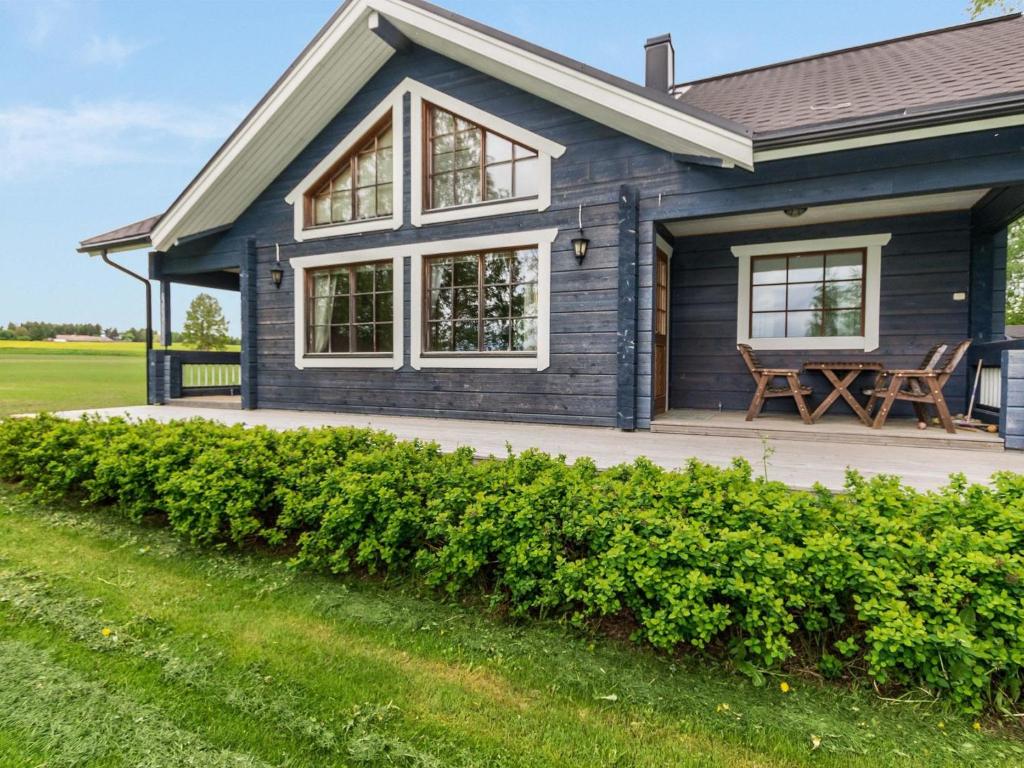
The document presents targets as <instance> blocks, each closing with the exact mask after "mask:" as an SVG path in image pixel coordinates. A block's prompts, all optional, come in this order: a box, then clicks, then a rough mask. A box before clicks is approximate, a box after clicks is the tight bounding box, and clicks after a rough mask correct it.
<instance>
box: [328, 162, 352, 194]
mask: <svg viewBox="0 0 1024 768" xmlns="http://www.w3.org/2000/svg"><path fill="white" fill-rule="evenodd" d="M331 186H332V188H333V189H334V191H335V192H337V191H338V190H351V189H352V166H351V165H349V164H348V163H346V164H345V167H344V168H343V169H342V170H341V173H339V174H338V175H337V176H335V177H334V180H333V181H332V182H331Z"/></svg>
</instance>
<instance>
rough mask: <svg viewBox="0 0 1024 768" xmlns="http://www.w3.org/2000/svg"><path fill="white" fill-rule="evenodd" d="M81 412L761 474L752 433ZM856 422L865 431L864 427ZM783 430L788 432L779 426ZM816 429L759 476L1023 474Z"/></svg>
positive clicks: (942, 478)
mask: <svg viewBox="0 0 1024 768" xmlns="http://www.w3.org/2000/svg"><path fill="white" fill-rule="evenodd" d="M82 413H99V414H100V415H106V416H128V417H129V418H133V419H156V420H159V421H172V420H175V419H189V418H196V417H202V418H206V419H213V420H216V421H220V422H222V423H226V424H237V423H242V424H248V425H257V424H261V425H264V426H267V427H270V428H272V429H294V428H297V427H320V426H336V427H340V426H357V427H372V428H374V429H382V430H385V431H388V432H391V433H392V434H394V435H395V436H397V437H398V438H400V439H404V440H411V439H413V438H420V439H423V440H433V441H436V442H437V443H439V444H440V445H441V447H442V448H444V449H445V450H454V449H455V448H457V447H459V446H472V447H473V448H474V449H475V450H476V452H477V455H479V456H488V455H494V456H501V455H504V454H505V452H506V445H507V446H510V447H511V448H512V450H513V451H516V452H519V451H523V450H526V449H527V448H539V449H541V450H544V451H547V452H549V453H553V454H563V455H565V456H566V457H567V458H568V459H570V460H574V459H577V458H580V457H582V456H589V457H590V458H592V459H593V460H594V461H595V462H596V463H597V465H598V466H599V467H610V466H614V465H616V464H620V463H622V462H628V461H632V460H633V459H635V458H637V457H640V456H645V457H647V458H648V459H650V460H651V461H653V462H655V463H656V464H659V465H661V466H663V467H666V468H670V469H671V468H675V467H679V466H682V465H683V464H685V462H686V461H687V460H688V459H690V458H691V457H692V458H697V459H700V460H702V461H705V462H707V463H709V464H716V465H720V466H724V465H726V464H728V463H729V462H730V461H732V459H733V458H734V457H743V458H745V459H747V460H748V461H749V462H750V463H751V464H752V465H753V466H754V467H755V471H756V472H758V473H761V472H762V471H763V469H762V467H763V459H764V443H763V442H762V440H761V439H760V435H759V434H758V433H757V431H756V430H747V431H746V432H743V433H739V432H733V433H730V434H728V435H724V436H723V435H701V434H672V433H665V432H620V431H617V430H614V429H603V428H599V427H566V426H557V425H548V424H523V423H518V422H495V421H483V420H463V419H445V418H419V417H412V416H377V415H369V414H356V413H326V412H319V411H281V410H269V409H268V410H264V409H260V410H256V411H241V410H221V409H207V408H193V407H183V406H174V405H165V406H160V405H152V406H135V407H130V408H106V409H101V410H99V411H69V412H66V413H65V414H63V415H66V416H69V417H75V416H78V415H81V414H82ZM759 426H760V425H759ZM863 429H864V430H866V431H867V430H868V428H867V427H863ZM892 433H895V431H893V432H892ZM930 433H931V430H929V434H930ZM786 434H789V435H792V433H791V432H789V431H786ZM808 434H809V435H810V433H808ZM820 434H821V433H818V434H816V435H814V436H813V437H811V439H802V438H800V437H792V436H790V437H786V438H784V439H775V438H773V437H769V438H768V441H769V444H770V447H771V449H772V451H773V452H772V455H771V456H770V457H769V458H768V477H769V478H770V479H772V480H779V481H782V482H784V483H787V484H788V485H791V486H793V487H795V488H808V487H810V486H811V485H813V484H814V483H816V482H818V483H822V484H823V485H825V486H826V487H829V488H834V489H838V488H841V487H842V486H843V480H844V476H845V471H846V468H847V467H853V468H856V469H858V470H859V471H861V472H862V473H863V474H865V475H874V474H879V473H886V474H896V475H900V476H901V477H902V478H903V480H904V481H905V482H906V483H908V484H910V485H912V486H914V487H916V488H920V489H923V490H926V489H932V488H938V487H940V486H942V485H944V484H945V483H946V482H947V480H948V478H949V475H950V474H951V473H953V472H963V473H964V474H965V475H966V476H967V478H968V479H969V480H971V481H973V482H985V481H986V480H988V478H989V477H991V475H992V473H993V472H996V471H999V470H1010V471H1013V472H1021V473H1024V451H1002V450H984V451H980V450H963V446H960V445H957V446H955V447H950V445H949V444H948V441H945V442H943V441H942V440H941V439H939V440H937V442H936V444H935V445H934V446H933V445H931V444H929V445H928V446H908V445H889V444H884V443H876V444H873V445H872V446H870V447H867V446H865V445H864V444H861V443H850V442H841V441H838V440H834V439H826V440H822V439H819V438H820ZM869 434H873V433H870V432H869Z"/></svg>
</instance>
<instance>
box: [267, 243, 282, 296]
mask: <svg viewBox="0 0 1024 768" xmlns="http://www.w3.org/2000/svg"><path fill="white" fill-rule="evenodd" d="M274 248H275V249H276V252H275V255H276V256H277V260H276V261H275V262H274V266H272V267H271V268H270V279H271V280H273V281H274V287H275V288H280V287H281V281H282V280H283V279H284V270H283V269H281V246H280V244H276V245H275V246H274Z"/></svg>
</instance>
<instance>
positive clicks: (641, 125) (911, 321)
mask: <svg viewBox="0 0 1024 768" xmlns="http://www.w3.org/2000/svg"><path fill="white" fill-rule="evenodd" d="M1022 50H1024V20H1022V19H1021V18H1020V16H1019V15H1014V16H1006V17H1002V18H998V19H993V20H991V21H983V22H976V23H972V24H965V25H963V26H959V27H954V28H949V29H942V30H938V31H934V32H926V33H923V34H919V35H914V36H911V37H905V38H900V39H896V40H889V41H885V42H881V43H877V44H873V45H865V46H860V47H857V48H852V49H847V50H842V51H836V52H833V53H827V54H823V55H819V56H813V57H808V58H804V59H798V60H794V61H787V62H782V63H779V64H776V65H772V66H767V67H761V68H758V69H753V70H748V71H743V72H737V73H733V74H728V75H723V76H720V77H715V78H710V79H707V80H701V81H697V82H691V83H683V84H678V83H676V82H675V78H674V51H673V48H672V42H671V40H670V39H669V38H668V37H667V36H665V37H660V38H654V39H651V40H649V41H648V42H647V45H646V46H645V51H644V54H643V55H645V56H646V82H645V84H644V85H637V84H634V83H630V82H626V81H624V80H621V79H619V78H616V77H613V76H610V75H608V74H606V73H604V72H602V71H599V70H597V69H593V68H591V67H588V66H585V65H583V64H580V63H578V62H576V61H573V60H570V59H567V58H565V57H563V56H560V55H559V54H557V53H553V52H551V51H547V50H543V49H541V48H538V47H536V46H534V45H531V44H529V43H527V42H524V41H522V40H519V39H516V38H513V37H510V36H509V35H506V34H504V33H502V32H500V31H498V30H495V29H491V28H488V27H485V26H483V25H480V24H478V23H476V22H474V21H472V20H470V19H466V18H463V17H460V16H457V15H455V14H452V13H450V12H448V11H446V10H444V9H442V8H438V7H436V6H433V5H429V4H427V3H425V2H422V1H421V0H350V1H349V2H347V3H345V4H344V5H343V6H342V7H341V8H340V9H339V10H338V11H337V12H336V13H335V14H334V16H333V17H332V18H331V19H330V20H329V21H328V22H327V24H326V25H325V26H324V28H323V29H322V30H321V31H320V33H319V34H318V35H317V36H316V38H315V39H314V40H313V41H312V42H311V43H310V44H309V46H308V47H307V48H306V49H305V50H304V51H303V52H302V53H301V55H300V56H299V57H298V59H296V61H295V62H294V63H293V64H292V65H291V67H289V69H288V70H287V71H286V72H285V73H284V74H283V75H282V76H281V78H280V79H279V80H278V82H277V83H276V84H275V85H274V86H273V88H272V89H271V90H270V92H269V93H267V95H266V96H265V97H264V98H263V99H262V100H261V101H260V102H259V104H257V105H256V107H255V108H254V109H253V110H252V112H251V113H250V114H249V115H248V116H247V117H246V118H245V120H244V121H243V122H242V124H241V125H240V126H239V127H238V128H237V130H236V131H235V132H234V133H233V134H232V135H231V136H230V138H229V139H228V140H227V142H226V143H225V144H224V145H223V146H222V147H221V148H220V149H219V150H218V151H217V153H216V154H215V155H214V156H213V158H212V159H211V160H210V161H209V163H207V165H206V166H205V167H204V168H203V169H202V170H201V171H200V173H199V175H198V176H196V178H195V179H194V180H193V181H192V183H191V184H189V186H188V187H187V188H186V189H185V190H184V191H183V192H182V193H181V195H180V196H179V197H178V199H177V200H175V201H174V202H173V204H172V205H171V206H170V208H168V209H167V211H166V212H165V213H163V214H162V215H160V216H156V217H153V218H151V219H146V220H145V221H141V222H138V223H137V224H133V225H130V226H128V227H123V228H121V229H118V230H115V231H113V232H109V233H106V234H104V235H100V236H97V237H93V238H90V239H88V240H85V241H83V242H82V244H81V250H82V251H83V252H88V253H93V254H98V253H101V252H102V253H115V252H117V251H120V250H127V249H140V248H145V249H148V250H149V251H150V274H149V277H150V278H151V279H153V280H157V281H159V284H160V289H161V295H162V296H163V297H164V298H165V299H166V298H167V296H168V295H169V291H170V290H171V285H172V284H174V283H185V284H189V285H199V286H209V287H214V288H229V289H234V290H238V291H239V293H240V301H241V307H242V337H243V344H242V352H241V355H240V365H241V379H240V381H241V403H242V406H243V407H245V408H277V409H303V410H328V411H355V412H372V413H388V414H394V415H402V414H408V415H417V416H449V417H462V418H480V419H495V420H523V421H535V422H552V423H564V424H586V425H601V426H615V427H619V428H622V429H634V428H636V429H647V428H650V427H651V425H652V423H656V422H657V420H658V419H659V416H661V415H662V414H664V413H665V412H667V411H671V410H673V409H711V410H743V409H746V407H747V405H748V404H749V402H750V398H751V394H752V392H753V389H754V383H753V381H752V380H751V377H750V375H749V373H748V371H747V369H746V368H745V367H744V363H743V361H742V360H741V358H740V356H739V355H738V354H737V352H736V345H737V343H738V342H743V343H748V344H750V345H751V346H752V347H753V348H755V349H757V350H763V351H761V352H760V353H759V354H761V355H762V356H763V357H764V358H766V359H768V360H771V361H772V362H773V364H777V365H786V366H792V367H799V365H800V363H801V362H802V361H805V360H807V359H808V358H818V359H821V358H822V357H825V358H840V359H842V358H863V357H864V356H865V355H869V356H872V357H877V358H880V359H883V360H885V361H886V362H887V364H892V365H898V366H904V367H913V366H915V365H917V364H918V362H919V361H920V358H921V355H922V354H923V352H924V351H925V350H926V349H927V348H928V347H930V346H931V345H932V344H934V343H936V342H939V341H944V342H955V341H959V340H961V339H966V338H970V339H972V340H973V342H974V344H973V346H972V352H971V356H970V357H969V359H968V360H967V364H966V365H962V366H961V367H960V368H959V369H958V371H957V373H956V374H955V375H954V377H953V378H952V380H951V381H950V382H949V384H948V386H947V388H946V394H947V397H948V398H949V400H950V402H951V403H952V404H953V405H954V408H956V409H958V410H962V407H961V404H964V403H965V402H966V398H967V394H968V388H969V387H968V383H969V382H970V383H972V384H973V378H974V371H975V367H974V366H975V364H976V363H977V362H978V361H981V363H982V369H983V376H982V379H983V382H982V384H983V386H982V395H981V397H980V402H981V406H980V407H981V410H982V411H985V410H987V411H988V412H991V413H995V412H996V411H1000V410H1001V412H1002V416H1003V421H1004V431H1005V432H1006V433H1007V435H1008V436H1009V440H1008V443H1009V444H1012V445H1016V444H1017V443H1016V442H1014V441H1015V440H1019V438H1016V437H1014V436H1015V435H1017V434H1020V433H1022V432H1024V429H1022V425H1021V424H1019V423H1018V422H1019V421H1021V420H1020V419H1018V418H1017V414H1018V413H1019V412H1018V411H1016V410H1015V409H1016V408H1017V407H1019V406H1024V385H1022V383H1021V381H1017V380H1016V379H1017V378H1018V377H1020V376H1024V374H1021V373H1020V372H1019V369H1020V368H1022V367H1024V366H1020V365H1018V364H1017V363H1016V361H1015V355H1014V352H1013V350H1010V351H1009V352H1007V349H1008V348H1010V347H1012V346H1013V344H1012V343H1005V342H1004V341H1003V338H1004V336H1003V307H1004V303H1005V302H1004V292H1005V261H1006V228H1007V226H1008V224H1009V223H1010V222H1012V221H1013V220H1014V219H1015V218H1017V217H1019V216H1020V215H1021V214H1022V213H1024V57H1022V56H1021V51H1022ZM637 55H638V56H640V55H642V54H641V51H639V50H638V51H637ZM163 306H164V310H163V315H164V316H163V323H162V325H163V329H164V333H165V335H166V333H167V329H168V328H169V317H168V310H167V309H166V307H167V306H168V302H166V301H164V302H163ZM211 359H212V358H211ZM197 362H202V358H201V357H196V354H195V353H193V354H192V356H191V357H190V356H189V355H188V354H186V353H176V352H174V351H173V348H172V349H171V350H155V351H154V352H152V353H151V359H150V369H151V374H152V375H151V382H150V399H151V401H154V402H162V401H164V400H165V399H166V398H168V397H171V396H174V395H178V394H180V392H179V390H180V389H181V385H182V381H181V378H180V375H179V373H178V372H179V371H180V369H181V365H182V363H184V364H186V365H187V364H196V363H197ZM806 378H807V380H808V381H809V382H810V381H811V379H812V377H806ZM816 388H817V387H816ZM775 407H777V408H787V407H788V408H792V407H793V406H792V401H788V402H781V401H780V402H779V403H777V404H775Z"/></svg>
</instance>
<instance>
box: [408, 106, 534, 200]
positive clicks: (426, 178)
mask: <svg viewBox="0 0 1024 768" xmlns="http://www.w3.org/2000/svg"><path fill="white" fill-rule="evenodd" d="M434 110H440V111H441V112H445V113H447V114H449V115H451V116H452V118H453V119H455V120H462V121H463V122H466V123H469V124H470V125H471V126H473V127H474V128H475V129H476V130H477V132H478V133H479V136H480V162H479V174H478V180H479V183H480V200H479V201H477V202H473V203H463V204H461V205H447V206H435V205H434V199H433V197H434V195H433V185H432V184H431V181H432V180H433V178H434V176H436V175H439V174H436V173H435V172H434V152H433V142H434V139H436V138H437V136H435V135H434V132H433V131H434V121H433V115H434ZM420 120H421V125H420V129H421V133H420V135H421V136H422V137H423V146H422V147H421V148H420V151H421V153H422V157H423V164H422V168H423V175H422V178H421V179H420V180H419V183H420V189H421V191H422V198H421V199H422V200H423V201H424V205H423V213H427V214H429V213H436V212H437V211H458V210H465V209H471V208H479V207H482V206H487V205H497V204H500V203H508V202H518V201H522V200H536V199H538V198H539V197H540V190H539V188H538V190H537V192H534V193H533V194H532V195H516V194H515V191H516V189H515V187H516V164H517V163H519V162H523V161H527V160H530V161H533V162H535V163H537V164H538V167H539V164H540V163H541V162H542V158H541V153H540V151H539V150H537V149H534V148H533V147H529V146H527V145H525V144H523V143H522V142H519V141H516V140H515V139H513V138H511V137H509V136H506V135H505V134H503V133H500V132H499V131H495V130H491V129H490V128H488V127H486V126H484V125H481V124H480V123H478V122H475V121H473V120H470V119H468V118H465V117H463V116H462V115H460V114H459V113H458V112H454V111H452V110H450V109H446V108H445V107H440V106H437V105H436V104H433V103H432V102H430V101H427V100H424V101H423V109H422V110H421V115H420ZM456 133H457V132H453V133H452V134H450V135H452V136H455V135H456ZM487 134H493V135H494V136H497V137H498V138H501V139H503V140H505V141H507V142H509V144H511V145H512V157H511V159H509V160H502V161H500V162H496V163H488V162H487ZM441 135H449V134H441ZM517 148H521V149H524V150H527V151H528V152H531V153H532V154H530V155H528V156H527V157H521V158H517V157H516V149H517ZM453 152H454V149H453ZM500 165H508V166H509V167H510V168H511V172H512V176H511V181H512V195H511V196H510V197H499V198H494V199H491V200H488V199H487V198H486V197H485V195H486V194H487V169H488V168H491V167H497V166H500ZM463 170H468V169H463ZM441 173H448V171H442V172H441ZM451 173H452V174H453V179H452V185H453V194H452V199H453V200H454V184H455V182H454V173H455V170H453V171H451ZM538 177H539V173H538ZM539 183H540V182H539V181H538V185H539Z"/></svg>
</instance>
